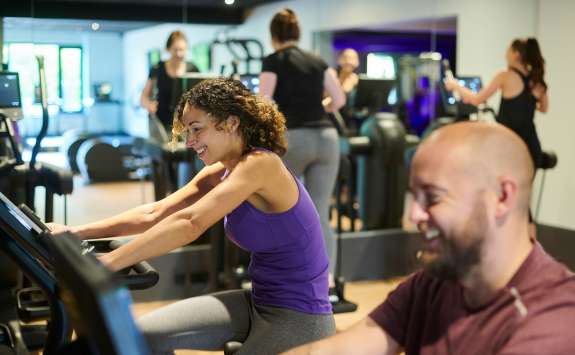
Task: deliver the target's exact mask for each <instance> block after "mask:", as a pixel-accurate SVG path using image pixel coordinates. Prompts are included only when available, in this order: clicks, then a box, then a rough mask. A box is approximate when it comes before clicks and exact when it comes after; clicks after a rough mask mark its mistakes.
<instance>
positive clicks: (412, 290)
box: [369, 243, 575, 355]
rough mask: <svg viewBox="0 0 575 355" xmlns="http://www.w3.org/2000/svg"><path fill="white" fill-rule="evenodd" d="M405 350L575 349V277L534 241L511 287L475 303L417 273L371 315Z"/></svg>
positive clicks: (445, 283) (527, 351) (454, 286)
mask: <svg viewBox="0 0 575 355" xmlns="http://www.w3.org/2000/svg"><path fill="white" fill-rule="evenodd" d="M369 317H371V318H372V319H373V320H374V321H375V322H376V323H377V324H379V325H380V326H381V327H382V328H383V329H384V330H385V331H386V332H387V333H388V334H389V335H390V336H391V337H392V338H393V339H395V340H396V341H397V342H398V343H399V344H400V345H401V346H402V347H403V348H404V349H405V353H406V354H466V355H468V354H537V355H541V354H575V276H574V274H573V273H572V272H571V271H569V270H568V269H567V268H566V267H565V266H564V265H563V264H560V263H559V262H557V261H555V260H554V259H553V258H552V257H551V256H549V255H548V254H547V253H546V252H545V251H544V250H543V248H542V247H541V245H540V244H539V243H536V244H535V245H534V247H533V250H532V251H531V253H530V254H529V256H528V257H527V259H526V260H525V261H524V262H523V264H522V265H521V267H520V268H519V270H518V271H517V273H516V274H515V275H514V276H513V278H512V279H511V281H509V284H508V285H507V286H506V287H505V288H504V289H503V290H501V291H500V292H499V293H498V294H497V295H496V296H495V297H494V298H493V299H492V300H491V301H490V302H488V303H487V304H485V305H483V306H481V307H479V308H470V307H469V306H467V305H466V304H465V301H464V298H463V289H462V287H461V286H460V285H459V284H457V283H452V282H448V281H441V280H438V279H436V278H433V277H431V276H430V275H429V274H427V273H424V272H419V273H416V274H415V275H413V276H412V277H410V278H409V279H408V280H407V281H405V282H403V283H402V284H401V285H399V286H398V287H397V289H396V290H395V291H393V292H392V293H390V295H389V296H388V298H387V300H386V301H385V302H384V303H382V304H381V305H380V306H378V307H377V308H376V309H375V310H373V311H372V312H371V314H370V315H369Z"/></svg>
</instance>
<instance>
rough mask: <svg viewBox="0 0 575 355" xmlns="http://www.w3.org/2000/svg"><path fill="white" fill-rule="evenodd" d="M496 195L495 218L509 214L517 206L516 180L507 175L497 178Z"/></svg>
mask: <svg viewBox="0 0 575 355" xmlns="http://www.w3.org/2000/svg"><path fill="white" fill-rule="evenodd" d="M498 180H499V181H498V196H497V207H496V209H495V214H496V217H497V218H501V217H505V216H507V215H509V213H510V212H511V211H513V209H515V208H517V200H518V197H519V196H518V195H519V188H518V184H517V181H516V180H515V179H513V178H511V177H508V176H502V177H500V178H499V179H498Z"/></svg>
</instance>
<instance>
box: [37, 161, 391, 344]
mask: <svg viewBox="0 0 575 355" xmlns="http://www.w3.org/2000/svg"><path fill="white" fill-rule="evenodd" d="M43 155H44V154H43ZM50 155H52V154H50ZM42 160H44V161H50V162H51V163H54V164H56V165H61V164H59V163H60V162H61V161H58V156H57V155H52V157H50V156H49V155H44V157H43V159H42ZM42 198H43V196H42V192H41V191H39V192H38V196H37V199H38V201H42ZM54 200H55V201H54V220H55V222H57V223H63V222H64V216H63V210H64V208H63V207H64V202H63V199H61V198H59V197H58V196H56V197H55V199H54ZM152 200H153V187H152V185H151V183H150V182H147V181H144V182H140V181H133V182H113V183H99V184H91V185H85V184H84V182H83V180H82V179H81V178H80V177H78V176H77V177H75V180H74V192H73V194H72V195H71V196H69V197H68V198H67V206H68V208H67V210H68V217H67V218H68V224H70V225H78V224H82V223H86V222H91V221H94V220H98V219H100V218H104V217H108V216H111V215H114V214H116V213H119V212H122V211H125V210H126V209H129V208H132V207H135V206H137V205H140V204H142V203H146V202H152ZM40 205H41V203H37V206H40ZM38 214H39V215H40V216H42V215H43V211H42V210H41V209H39V211H38ZM160 277H161V275H160ZM399 281H400V280H399V279H397V280H386V281H369V282H367V281H366V282H350V283H347V284H346V289H345V293H346V294H345V296H346V298H347V299H348V300H350V301H352V302H354V303H357V304H358V309H357V311H355V312H352V313H342V314H337V315H336V316H335V319H336V326H337V329H338V330H343V329H346V328H348V327H349V326H351V325H353V324H354V323H355V322H357V321H358V320H360V319H361V318H363V317H364V316H366V315H367V314H368V313H369V312H370V311H371V310H372V309H373V308H375V307H376V306H377V305H378V304H380V303H381V302H382V301H383V300H384V299H385V297H386V296H387V294H388V293H389V292H390V291H392V290H393V289H394V288H395V286H396V285H397V284H398V282H399ZM174 301H176V300H173V301H157V302H146V303H138V304H134V307H133V311H134V316H135V317H136V318H137V317H138V316H140V315H142V314H144V313H146V312H150V311H152V310H154V309H157V308H159V307H161V306H164V305H167V304H169V303H172V302H174ZM176 354H178V355H206V354H223V352H211V351H192V350H182V351H177V352H176Z"/></svg>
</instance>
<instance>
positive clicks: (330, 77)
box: [323, 68, 345, 112]
mask: <svg viewBox="0 0 575 355" xmlns="http://www.w3.org/2000/svg"><path fill="white" fill-rule="evenodd" d="M323 88H324V89H325V91H326V92H327V94H328V95H329V97H330V98H331V101H330V100H325V99H324V101H323V104H324V107H325V109H326V111H327V112H334V111H337V110H339V109H340V108H342V107H343V105H345V94H344V93H343V90H342V88H341V85H340V84H339V81H338V80H337V74H336V72H335V70H333V68H327V69H326V70H325V72H324V75H323Z"/></svg>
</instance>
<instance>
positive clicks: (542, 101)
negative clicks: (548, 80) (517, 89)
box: [536, 87, 549, 113]
mask: <svg viewBox="0 0 575 355" xmlns="http://www.w3.org/2000/svg"><path fill="white" fill-rule="evenodd" d="M538 91H539V92H537V93H536V97H537V111H539V112H542V113H546V112H547V110H549V96H548V95H547V90H545V89H544V88H543V87H539V88H538Z"/></svg>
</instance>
